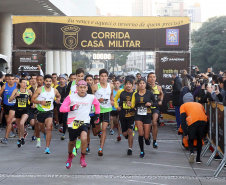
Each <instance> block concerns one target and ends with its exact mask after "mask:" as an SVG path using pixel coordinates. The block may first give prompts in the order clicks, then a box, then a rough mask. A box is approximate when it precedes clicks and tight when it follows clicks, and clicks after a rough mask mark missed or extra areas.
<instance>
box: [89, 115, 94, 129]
mask: <svg viewBox="0 0 226 185" xmlns="http://www.w3.org/2000/svg"><path fill="white" fill-rule="evenodd" d="M91 126H92V128H95V123H94V116H90V126H89V129H90V127H91Z"/></svg>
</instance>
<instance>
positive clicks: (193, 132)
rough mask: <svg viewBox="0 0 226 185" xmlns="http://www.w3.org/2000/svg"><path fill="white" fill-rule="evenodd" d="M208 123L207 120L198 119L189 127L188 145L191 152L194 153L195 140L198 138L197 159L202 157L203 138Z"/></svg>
mask: <svg viewBox="0 0 226 185" xmlns="http://www.w3.org/2000/svg"><path fill="white" fill-rule="evenodd" d="M206 125H207V123H206V122H205V121H197V122H195V123H193V124H192V125H190V126H189V127H188V137H189V139H188V146H189V149H190V153H194V146H193V141H194V139H197V159H200V154H201V151H202V138H203V137H205V134H206V133H205V131H206Z"/></svg>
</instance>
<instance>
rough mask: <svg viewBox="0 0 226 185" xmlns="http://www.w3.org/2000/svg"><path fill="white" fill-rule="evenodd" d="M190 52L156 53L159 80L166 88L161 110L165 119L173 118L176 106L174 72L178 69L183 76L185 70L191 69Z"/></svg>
mask: <svg viewBox="0 0 226 185" xmlns="http://www.w3.org/2000/svg"><path fill="white" fill-rule="evenodd" d="M189 66H190V53H160V52H158V53H156V69H155V71H156V78H157V82H158V83H159V84H160V85H161V86H162V87H163V88H164V89H165V90H166V93H165V95H164V100H163V105H162V106H161V112H163V113H164V119H173V117H171V116H174V115H175V108H174V106H173V102H172V81H173V79H172V74H173V72H174V70H176V71H177V72H178V74H179V76H181V74H182V73H183V70H184V69H185V70H187V71H189ZM170 115H171V116H170Z"/></svg>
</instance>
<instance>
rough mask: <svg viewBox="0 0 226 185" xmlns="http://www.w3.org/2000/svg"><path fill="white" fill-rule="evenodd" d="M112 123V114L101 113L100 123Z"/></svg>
mask: <svg viewBox="0 0 226 185" xmlns="http://www.w3.org/2000/svg"><path fill="white" fill-rule="evenodd" d="M102 122H107V123H110V112H105V113H100V123H102Z"/></svg>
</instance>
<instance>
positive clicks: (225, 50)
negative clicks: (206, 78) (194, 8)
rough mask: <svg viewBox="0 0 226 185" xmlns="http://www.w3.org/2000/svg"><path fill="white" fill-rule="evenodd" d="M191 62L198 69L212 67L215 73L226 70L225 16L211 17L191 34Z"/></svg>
mask: <svg viewBox="0 0 226 185" xmlns="http://www.w3.org/2000/svg"><path fill="white" fill-rule="evenodd" d="M191 41H192V44H193V47H192V49H191V62H192V64H193V65H197V66H198V67H199V69H200V71H203V72H205V71H206V69H207V68H208V67H212V68H213V71H214V72H215V73H218V72H219V71H223V70H226V16H221V17H213V18H210V19H209V20H208V21H207V22H205V23H203V25H202V27H201V28H200V29H199V30H198V31H194V32H193V33H192V35H191Z"/></svg>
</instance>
